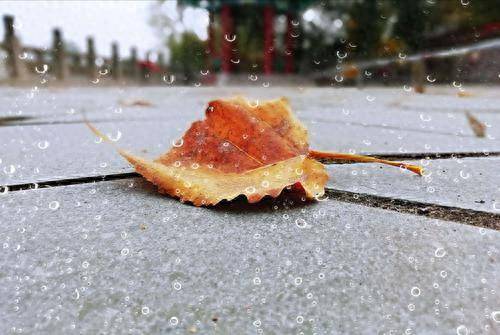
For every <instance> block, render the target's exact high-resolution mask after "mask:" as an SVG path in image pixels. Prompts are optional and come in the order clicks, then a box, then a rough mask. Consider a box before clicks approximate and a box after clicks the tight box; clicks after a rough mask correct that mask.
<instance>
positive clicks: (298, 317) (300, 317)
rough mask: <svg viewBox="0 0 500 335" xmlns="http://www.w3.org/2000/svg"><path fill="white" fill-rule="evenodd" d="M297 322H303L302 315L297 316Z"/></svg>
mask: <svg viewBox="0 0 500 335" xmlns="http://www.w3.org/2000/svg"><path fill="white" fill-rule="evenodd" d="M296 320H297V323H299V324H301V323H303V322H304V317H303V316H302V315H299V316H297V319H296Z"/></svg>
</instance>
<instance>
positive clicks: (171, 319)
mask: <svg viewBox="0 0 500 335" xmlns="http://www.w3.org/2000/svg"><path fill="white" fill-rule="evenodd" d="M169 322H170V324H171V325H172V326H177V324H178V323H179V319H178V318H176V317H175V316H172V317H171V318H170V320H169Z"/></svg>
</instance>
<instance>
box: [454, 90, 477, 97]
mask: <svg viewBox="0 0 500 335" xmlns="http://www.w3.org/2000/svg"><path fill="white" fill-rule="evenodd" d="M457 96H458V97H459V98H470V97H473V96H474V94H472V93H471V92H468V91H458V92H457Z"/></svg>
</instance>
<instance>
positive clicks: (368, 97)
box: [366, 95, 375, 102]
mask: <svg viewBox="0 0 500 335" xmlns="http://www.w3.org/2000/svg"><path fill="white" fill-rule="evenodd" d="M366 100H368V101H369V102H373V101H375V97H374V96H371V95H367V96H366Z"/></svg>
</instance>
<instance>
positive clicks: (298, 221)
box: [295, 218, 307, 228]
mask: <svg viewBox="0 0 500 335" xmlns="http://www.w3.org/2000/svg"><path fill="white" fill-rule="evenodd" d="M295 224H296V225H297V227H299V228H305V227H307V222H306V220H304V219H302V218H298V219H296V220H295Z"/></svg>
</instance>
